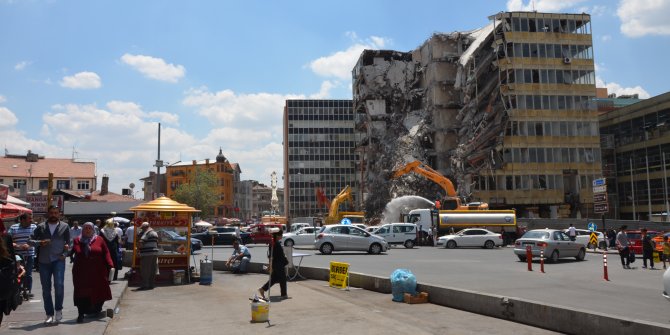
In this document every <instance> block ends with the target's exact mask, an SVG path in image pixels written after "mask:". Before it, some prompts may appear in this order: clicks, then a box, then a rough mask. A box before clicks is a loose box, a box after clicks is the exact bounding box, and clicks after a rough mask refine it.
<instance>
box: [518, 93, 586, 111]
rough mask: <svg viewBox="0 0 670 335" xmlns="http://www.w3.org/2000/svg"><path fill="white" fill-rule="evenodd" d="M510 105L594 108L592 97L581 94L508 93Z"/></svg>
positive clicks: (529, 107) (548, 107)
mask: <svg viewBox="0 0 670 335" xmlns="http://www.w3.org/2000/svg"><path fill="white" fill-rule="evenodd" d="M507 98H508V104H509V105H508V107H510V108H513V109H519V110H525V109H546V110H593V109H595V106H596V103H595V101H593V99H592V97H589V96H579V95H508V96H507Z"/></svg>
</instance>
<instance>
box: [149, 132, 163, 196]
mask: <svg viewBox="0 0 670 335" xmlns="http://www.w3.org/2000/svg"><path fill="white" fill-rule="evenodd" d="M154 166H155V167H156V182H155V184H154V194H155V196H154V195H153V194H152V197H151V198H152V200H153V199H156V198H158V196H159V195H160V184H159V183H160V175H161V167H163V161H162V160H161V124H160V122H159V123H158V157H157V158H156V164H155V165H154Z"/></svg>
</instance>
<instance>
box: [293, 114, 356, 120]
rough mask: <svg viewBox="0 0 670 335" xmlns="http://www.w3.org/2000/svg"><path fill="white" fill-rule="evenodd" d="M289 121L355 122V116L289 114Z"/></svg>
mask: <svg viewBox="0 0 670 335" xmlns="http://www.w3.org/2000/svg"><path fill="white" fill-rule="evenodd" d="M288 119H289V120H291V121H353V120H354V115H353V114H346V115H336V114H327V115H293V114H289V116H288Z"/></svg>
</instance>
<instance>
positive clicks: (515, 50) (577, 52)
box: [506, 43, 593, 59]
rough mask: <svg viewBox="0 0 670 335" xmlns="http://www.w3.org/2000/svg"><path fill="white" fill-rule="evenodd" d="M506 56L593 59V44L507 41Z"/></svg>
mask: <svg viewBox="0 0 670 335" xmlns="http://www.w3.org/2000/svg"><path fill="white" fill-rule="evenodd" d="M506 51H507V57H521V58H562V59H565V58H574V59H593V46H590V45H575V44H548V43H507V50H506Z"/></svg>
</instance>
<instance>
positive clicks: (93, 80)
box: [60, 72, 102, 90]
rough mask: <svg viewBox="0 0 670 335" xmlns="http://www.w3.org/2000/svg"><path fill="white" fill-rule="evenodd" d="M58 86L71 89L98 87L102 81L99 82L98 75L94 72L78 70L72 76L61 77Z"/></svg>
mask: <svg viewBox="0 0 670 335" xmlns="http://www.w3.org/2000/svg"><path fill="white" fill-rule="evenodd" d="M60 86H63V87H67V88H72V89H81V90H88V89H94V88H100V86H102V83H101V82H100V77H99V76H98V75H97V74H96V73H95V72H79V73H77V74H75V75H74V76H66V77H63V80H61V82H60Z"/></svg>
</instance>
